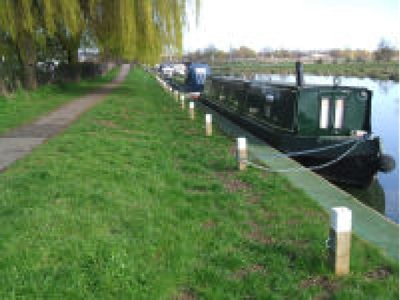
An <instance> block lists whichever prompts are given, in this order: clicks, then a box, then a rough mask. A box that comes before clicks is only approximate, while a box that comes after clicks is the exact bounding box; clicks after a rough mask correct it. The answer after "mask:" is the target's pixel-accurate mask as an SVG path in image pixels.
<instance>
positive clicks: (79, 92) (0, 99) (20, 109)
mask: <svg viewBox="0 0 400 300" xmlns="http://www.w3.org/2000/svg"><path fill="white" fill-rule="evenodd" d="M117 73H118V68H114V69H113V70H111V71H110V72H108V73H107V74H105V75H104V76H98V77H96V78H93V79H87V80H82V81H80V82H78V83H65V84H51V85H44V86H41V87H40V88H38V89H37V90H36V91H29V92H28V91H25V90H22V89H21V90H18V91H17V92H16V93H15V94H12V95H10V96H8V97H6V96H0V134H2V133H4V132H6V131H8V130H10V129H12V128H15V127H18V126H21V125H23V124H26V123H29V122H31V121H33V120H34V119H36V118H37V117H39V116H41V115H43V114H45V113H47V112H50V111H51V110H53V109H55V108H57V107H58V106H60V105H61V104H63V103H65V102H68V101H70V100H73V99H75V98H77V97H80V96H83V95H85V94H87V93H89V92H90V91H91V90H93V89H94V88H96V87H98V86H100V85H103V84H105V83H107V82H110V81H111V80H112V79H114V77H115V76H116V75H117Z"/></svg>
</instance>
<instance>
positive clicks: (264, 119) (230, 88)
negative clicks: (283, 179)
mask: <svg viewBox="0 0 400 300" xmlns="http://www.w3.org/2000/svg"><path fill="white" fill-rule="evenodd" d="M297 67H298V68H297V78H296V79H297V84H288V83H283V82H271V81H267V82H259V81H247V80H243V79H238V78H232V77H222V76H219V77H215V76H214V77H209V79H208V80H207V82H206V85H205V91H204V94H203V95H202V96H201V98H200V100H201V101H202V102H203V103H204V104H206V105H208V106H210V107H212V108H213V109H215V110H216V111H218V112H220V113H222V114H224V115H225V116H227V117H228V118H231V119H233V120H234V121H236V122H238V123H239V124H241V125H242V126H244V127H246V129H248V130H249V131H251V132H253V133H255V134H256V135H258V136H259V137H261V138H263V139H264V140H266V141H267V142H268V143H269V144H270V145H272V146H273V147H275V148H277V149H279V150H280V151H282V152H283V153H285V154H286V155H287V156H291V157H293V158H294V159H296V160H297V161H299V162H300V163H302V164H303V165H304V166H306V167H308V168H310V169H311V170H314V171H316V172H318V173H319V174H321V175H322V176H324V177H326V178H327V179H329V180H331V181H333V182H336V183H343V184H349V185H355V186H368V185H369V184H370V183H371V182H372V180H373V178H374V176H375V175H376V173H377V172H378V171H390V170H391V169H392V168H393V167H394V161H393V159H391V158H390V157H388V156H387V155H383V153H382V152H381V147H380V140H379V137H377V136H373V135H372V133H371V99H372V92H371V91H370V90H368V89H366V88H360V87H351V86H339V85H338V84H334V85H305V84H304V80H303V74H302V66H301V65H300V64H297Z"/></svg>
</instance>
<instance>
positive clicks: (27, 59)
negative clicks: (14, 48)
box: [18, 32, 38, 90]
mask: <svg viewBox="0 0 400 300" xmlns="http://www.w3.org/2000/svg"><path fill="white" fill-rule="evenodd" d="M18 51H19V57H20V58H21V64H22V68H23V75H24V86H25V88H26V89H28V90H35V89H36V88H37V86H38V84H37V77H36V49H35V42H34V41H33V39H32V36H31V35H30V34H29V33H26V32H23V33H21V34H20V36H19V39H18Z"/></svg>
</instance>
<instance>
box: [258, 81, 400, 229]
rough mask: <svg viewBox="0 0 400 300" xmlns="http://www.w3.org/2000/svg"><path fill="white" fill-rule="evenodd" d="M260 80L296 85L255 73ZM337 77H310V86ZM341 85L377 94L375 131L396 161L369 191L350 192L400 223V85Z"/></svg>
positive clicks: (351, 190)
mask: <svg viewBox="0 0 400 300" xmlns="http://www.w3.org/2000/svg"><path fill="white" fill-rule="evenodd" d="M253 79H256V80H272V81H283V82H292V83H294V82H295V81H296V80H295V77H294V75H278V74H254V75H253ZM333 79H334V77H333V76H315V75H306V76H305V82H306V83H309V84H333ZM340 79H341V85H348V86H360V87H366V88H368V89H370V90H372V92H373V99H372V116H371V124H372V131H373V132H374V133H375V134H376V135H378V136H379V137H380V138H381V142H382V145H383V152H384V153H386V154H389V155H391V156H392V157H393V158H394V159H395V161H396V168H395V170H393V171H392V172H391V173H388V174H384V173H379V174H378V178H377V181H376V182H375V183H374V184H372V185H371V186H370V187H369V188H368V189H364V190H360V189H354V188H353V189H348V188H347V190H348V191H349V192H351V193H352V194H353V195H354V196H355V197H356V198H358V199H360V200H361V201H363V202H364V203H366V204H368V205H370V206H371V207H373V208H375V209H376V210H378V211H379V212H381V213H384V214H385V215H386V216H387V217H388V218H390V219H392V220H393V221H395V222H396V223H399V166H398V165H399V84H398V83H397V82H394V81H391V80H373V79H370V78H356V77H340Z"/></svg>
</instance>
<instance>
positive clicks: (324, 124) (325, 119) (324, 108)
mask: <svg viewBox="0 0 400 300" xmlns="http://www.w3.org/2000/svg"><path fill="white" fill-rule="evenodd" d="M328 125H329V99H328V98H322V99H321V111H320V115H319V128H321V129H327V128H328Z"/></svg>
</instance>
